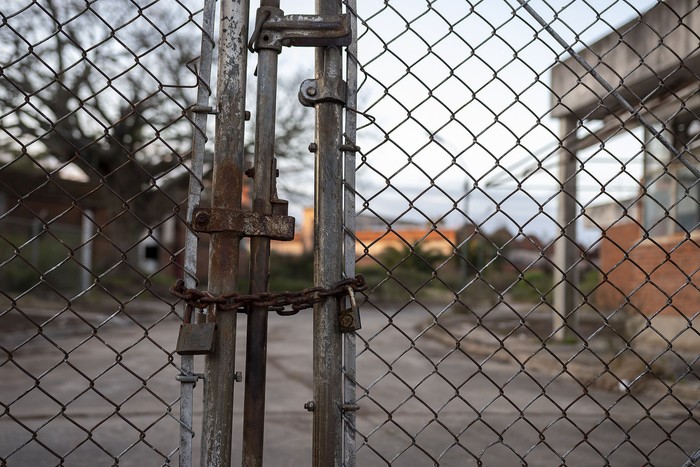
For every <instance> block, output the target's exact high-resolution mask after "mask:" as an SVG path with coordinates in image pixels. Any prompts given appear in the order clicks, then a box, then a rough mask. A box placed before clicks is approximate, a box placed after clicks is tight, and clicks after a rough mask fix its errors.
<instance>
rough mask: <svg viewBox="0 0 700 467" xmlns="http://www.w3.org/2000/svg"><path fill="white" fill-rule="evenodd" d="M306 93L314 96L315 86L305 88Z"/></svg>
mask: <svg viewBox="0 0 700 467" xmlns="http://www.w3.org/2000/svg"><path fill="white" fill-rule="evenodd" d="M306 94H308V95H309V96H315V95H316V88H315V87H313V86H309V87H308V88H306Z"/></svg>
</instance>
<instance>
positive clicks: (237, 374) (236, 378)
mask: <svg viewBox="0 0 700 467" xmlns="http://www.w3.org/2000/svg"><path fill="white" fill-rule="evenodd" d="M233 380H234V381H235V382H237V383H240V382H241V381H243V373H241V372H240V371H237V372H235V373H234V374H233Z"/></svg>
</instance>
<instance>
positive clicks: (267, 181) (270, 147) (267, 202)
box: [243, 0, 294, 467]
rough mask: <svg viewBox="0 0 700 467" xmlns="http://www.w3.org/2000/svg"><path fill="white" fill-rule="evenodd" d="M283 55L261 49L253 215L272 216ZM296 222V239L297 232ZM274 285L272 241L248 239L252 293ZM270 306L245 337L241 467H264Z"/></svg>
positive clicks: (254, 314) (251, 320) (254, 312)
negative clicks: (279, 63)
mask: <svg viewBox="0 0 700 467" xmlns="http://www.w3.org/2000/svg"><path fill="white" fill-rule="evenodd" d="M279 6H280V2H279V0H261V2H260V7H261V8H263V7H265V8H267V9H268V10H267V11H269V9H273V8H279ZM278 55H279V51H278V50H275V49H273V48H259V49H258V88H257V109H256V123H255V163H254V164H255V165H254V167H255V178H254V184H253V212H254V213H255V214H258V215H259V214H263V215H271V214H272V198H273V194H274V193H273V191H274V188H273V187H274V183H275V176H276V173H275V172H276V168H275V164H274V155H275V119H276V106H277V61H278ZM293 226H294V223H293V220H292V236H293V235H294V231H293ZM269 280H270V238H266V237H253V238H251V240H250V292H251V293H260V292H267V290H268V287H269ZM267 320H268V310H267V307H264V306H263V307H261V306H254V307H251V309H250V310H249V312H248V329H247V337H246V366H245V399H244V405H243V466H245V467H262V465H263V444H264V436H265V387H266V381H265V380H266V374H267Z"/></svg>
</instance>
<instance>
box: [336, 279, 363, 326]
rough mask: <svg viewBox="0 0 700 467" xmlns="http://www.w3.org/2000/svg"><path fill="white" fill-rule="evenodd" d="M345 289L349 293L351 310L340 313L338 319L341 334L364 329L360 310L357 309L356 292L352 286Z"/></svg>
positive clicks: (347, 309)
mask: <svg viewBox="0 0 700 467" xmlns="http://www.w3.org/2000/svg"><path fill="white" fill-rule="evenodd" d="M345 289H346V290H347V291H348V298H349V299H350V308H346V309H344V310H342V311H341V312H340V316H339V319H338V322H339V323H340V332H342V333H347V332H355V331H359V330H360V329H361V328H362V323H361V322H360V310H359V308H357V300H355V291H354V290H353V289H352V287H350V286H347V287H346V288H345Z"/></svg>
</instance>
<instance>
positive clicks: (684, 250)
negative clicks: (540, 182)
mask: <svg viewBox="0 0 700 467" xmlns="http://www.w3.org/2000/svg"><path fill="white" fill-rule="evenodd" d="M698 30H700V9H698V4H697V1H696V0H668V1H665V2H662V3H658V4H656V5H655V6H653V7H652V8H651V9H650V10H649V11H647V12H646V13H644V14H643V16H642V17H641V19H635V20H633V21H631V22H630V23H628V24H626V25H624V26H622V27H620V28H618V30H616V31H614V32H612V33H610V34H608V35H607V36H605V37H603V38H601V39H600V40H599V41H597V42H596V43H594V44H592V45H590V46H588V47H586V48H584V49H583V50H582V51H581V52H580V55H581V56H582V57H583V58H584V59H585V60H586V61H587V62H588V63H589V64H590V65H592V66H593V67H594V68H595V71H596V72H597V73H598V74H599V75H600V76H601V77H602V78H604V79H605V80H606V81H607V82H608V83H611V84H612V86H613V87H614V88H615V91H616V92H618V93H619V94H621V95H622V97H624V98H625V99H626V100H627V101H628V102H629V104H630V105H631V106H632V107H633V108H634V110H635V112H638V113H639V115H641V116H642V117H643V118H644V119H646V120H647V121H648V122H651V124H652V125H653V128H655V129H656V131H658V132H660V133H661V134H662V135H663V136H664V137H665V138H666V139H667V140H668V141H669V142H670V143H671V144H672V146H673V147H674V148H675V149H676V150H677V151H679V152H681V153H684V158H685V159H686V163H685V164H691V165H694V166H695V167H699V166H700V164H698V159H697V156H696V155H697V154H698V149H699V147H700V144H698V135H700V118H699V117H698V116H699V115H700V93H698V76H700V50H699V49H698V45H699V43H700V40H699V38H698V35H697V31H698ZM552 88H553V91H554V93H553V95H554V101H553V115H554V116H555V117H557V118H559V119H560V122H561V130H560V135H561V139H562V141H563V144H562V149H561V151H560V155H561V158H560V174H559V177H560V180H562V183H563V187H564V191H565V193H564V194H562V197H561V201H560V211H559V218H558V223H559V224H560V225H571V224H574V223H573V222H571V221H572V220H573V219H576V218H578V217H579V216H581V215H583V213H581V212H580V210H579V208H578V206H577V204H576V202H575V201H576V200H575V198H576V191H577V185H576V176H577V171H578V170H579V164H580V161H579V160H578V159H577V157H576V156H577V153H578V152H580V151H581V150H583V149H585V148H588V147H591V146H600V147H604V145H605V144H606V142H607V141H609V140H610V139H611V138H613V137H614V135H616V134H618V133H620V132H626V131H628V130H631V129H634V128H638V127H639V120H638V119H637V118H636V117H634V116H631V114H630V113H629V111H628V109H626V108H625V107H624V106H623V105H622V104H621V102H620V101H619V99H618V98H616V97H615V96H614V95H612V93H610V92H608V91H607V90H605V89H604V88H603V87H602V86H601V85H600V84H599V83H598V82H597V81H596V79H595V78H594V76H593V75H592V74H591V73H589V72H587V71H586V70H585V69H584V68H583V67H582V66H581V65H580V64H579V63H578V62H577V61H576V60H575V59H574V58H573V57H571V58H568V59H566V60H563V61H561V62H559V63H557V64H556V65H555V66H554V67H553V68H552ZM593 121H595V122H596V124H595V127H597V128H598V129H597V130H594V131H590V130H589V131H588V132H586V131H585V129H582V128H583V127H582V125H581V124H582V123H585V124H586V125H585V128H590V127H593V125H587V123H590V122H593ZM641 143H642V144H640V147H641V150H642V151H643V156H644V162H645V163H644V175H643V177H642V179H641V180H638V181H637V183H636V185H635V186H637V187H638V193H637V195H636V196H634V197H632V198H631V199H628V200H624V201H623V200H621V201H620V202H615V203H610V204H609V205H606V206H602V207H599V208H596V209H594V210H591V211H588V210H587V211H588V212H586V216H588V217H589V218H590V219H591V220H592V221H593V222H595V223H596V224H598V225H599V226H600V227H601V228H602V229H603V234H602V235H603V238H602V242H601V247H600V267H601V270H602V272H603V274H604V284H603V286H602V287H601V288H600V290H599V295H600V296H601V297H602V304H603V306H604V307H605V308H609V309H616V308H625V309H627V310H630V312H631V313H630V316H636V317H637V318H639V319H641V320H642V321H644V323H648V321H647V320H649V319H651V326H652V327H653V328H654V330H653V332H652V331H651V328H649V329H648V330H649V332H648V333H647V334H650V335H653V337H655V338H656V339H657V340H659V341H664V339H669V340H672V341H674V343H676V344H679V345H680V341H681V339H680V338H677V336H679V335H680V334H682V333H683V332H682V331H683V330H684V329H688V328H689V326H690V325H692V321H689V320H692V319H693V318H694V317H695V316H696V315H697V313H698V312H700V276H699V275H698V264H700V246H699V243H698V240H700V229H699V228H698V222H699V221H700V184H698V182H697V179H696V177H695V176H694V175H693V174H692V172H691V171H690V170H688V168H687V167H686V165H685V164H684V163H682V161H681V160H679V158H678V157H676V156H675V155H673V153H672V151H670V150H669V149H668V148H667V147H665V146H664V145H663V144H662V143H661V142H660V140H659V139H658V138H656V137H655V136H654V135H653V133H652V132H651V131H650V130H649V129H646V128H645V130H644V136H643V141H642V142H641ZM575 235H576V234H575V232H572V231H569V232H567V234H566V236H567V237H568V238H567V239H563V240H560V241H559V243H558V254H557V264H558V265H559V268H560V269H561V270H562V271H564V274H563V276H564V278H565V279H570V277H567V273H568V271H570V266H571V264H573V263H572V262H574V261H576V254H575V253H576V252H575V251H574V247H573V246H572V243H573V242H575V239H576V237H575ZM557 296H558V299H557V301H556V306H557V307H558V308H559V309H560V310H561V311H562V312H563V313H567V312H568V310H572V309H574V308H575V307H576V306H577V304H578V302H579V301H580V299H581V297H578V296H577V294H576V289H575V287H574V286H573V285H566V286H560V287H559V289H558V290H557ZM644 323H643V325H644V326H647V328H648V327H649V325H648V324H644ZM689 323H691V324H689ZM691 334H692V336H691ZM684 335H685V337H695V338H697V334H696V333H685V334H684Z"/></svg>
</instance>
